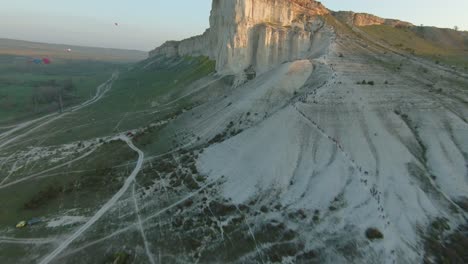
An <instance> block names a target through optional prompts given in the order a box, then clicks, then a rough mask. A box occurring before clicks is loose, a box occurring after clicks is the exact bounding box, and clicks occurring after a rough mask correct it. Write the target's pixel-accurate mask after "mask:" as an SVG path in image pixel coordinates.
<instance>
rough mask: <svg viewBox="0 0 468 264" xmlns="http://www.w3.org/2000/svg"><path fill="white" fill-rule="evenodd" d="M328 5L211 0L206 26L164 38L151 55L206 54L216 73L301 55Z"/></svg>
mask: <svg viewBox="0 0 468 264" xmlns="http://www.w3.org/2000/svg"><path fill="white" fill-rule="evenodd" d="M328 13H329V11H328V10H327V9H326V8H325V7H323V6H322V5H321V4H320V3H319V2H316V1H313V0H291V1H290V0H213V4H212V11H211V16H210V28H209V29H208V30H207V31H206V32H205V33H204V34H203V35H200V36H196V37H192V38H189V39H186V40H183V41H180V42H175V41H171V42H166V43H165V44H164V45H162V46H161V47H159V48H157V49H155V50H153V51H152V52H150V56H157V55H163V56H169V57H172V56H186V55H189V56H200V55H202V56H208V57H210V58H211V59H213V60H215V61H216V70H217V71H218V72H219V73H225V74H236V73H240V72H243V71H244V70H245V69H247V68H250V67H253V68H254V69H255V70H256V71H257V72H263V71H265V70H268V69H269V68H271V67H273V66H275V65H278V64H281V63H283V62H286V61H291V60H295V59H300V58H305V57H306V56H307V53H308V51H309V50H310V48H311V43H312V39H313V37H314V34H315V32H316V31H317V30H319V29H320V28H321V27H322V26H323V21H322V20H321V19H320V18H319V17H318V16H320V15H325V14H328Z"/></svg>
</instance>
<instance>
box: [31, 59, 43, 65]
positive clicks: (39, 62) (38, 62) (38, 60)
mask: <svg viewBox="0 0 468 264" xmlns="http://www.w3.org/2000/svg"><path fill="white" fill-rule="evenodd" d="M33 62H34V63H35V64H41V63H42V60H41V59H34V60H33Z"/></svg>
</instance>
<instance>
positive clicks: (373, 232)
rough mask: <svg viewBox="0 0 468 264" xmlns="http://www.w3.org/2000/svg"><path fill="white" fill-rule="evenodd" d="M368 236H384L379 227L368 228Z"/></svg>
mask: <svg viewBox="0 0 468 264" xmlns="http://www.w3.org/2000/svg"><path fill="white" fill-rule="evenodd" d="M366 237H367V239H369V240H376V239H383V238H384V236H383V234H382V232H380V230H378V229H377V228H368V229H367V230H366Z"/></svg>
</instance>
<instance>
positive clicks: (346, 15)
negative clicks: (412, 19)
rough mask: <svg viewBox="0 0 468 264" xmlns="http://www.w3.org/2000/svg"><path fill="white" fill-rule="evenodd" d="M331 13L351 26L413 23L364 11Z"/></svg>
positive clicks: (394, 25)
mask: <svg viewBox="0 0 468 264" xmlns="http://www.w3.org/2000/svg"><path fill="white" fill-rule="evenodd" d="M333 15H334V16H335V17H336V18H337V19H339V20H341V21H343V22H345V23H346V24H348V25H351V26H357V27H363V26H372V25H389V26H393V27H411V26H413V24H411V23H409V22H405V21H400V20H396V19H385V18H381V17H378V16H374V15H371V14H366V13H354V12H349V11H339V12H334V13H333Z"/></svg>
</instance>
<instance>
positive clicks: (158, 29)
mask: <svg viewBox="0 0 468 264" xmlns="http://www.w3.org/2000/svg"><path fill="white" fill-rule="evenodd" d="M223 1H229V0H223ZM322 2H323V3H324V4H325V5H326V6H327V7H328V8H330V9H332V10H353V11H359V12H368V13H373V14H376V15H379V16H383V17H388V18H398V19H402V20H406V21H410V22H412V23H414V24H417V25H419V24H424V25H433V26H439V27H450V28H453V26H455V25H458V26H459V27H460V28H462V29H465V30H467V29H468V16H467V11H468V0H445V1H441V0H392V1H376V0H346V1H345V0H322ZM210 8H211V0H179V1H175V0H136V1H131V0H73V1H72V0H0V37H4V38H16V39H24V40H32V41H40V42H51V43H63V44H73V45H87V46H100V47H113V48H128V49H140V50H150V49H153V48H154V47H156V46H158V45H160V44H161V43H162V42H164V41H165V40H168V39H181V38H185V37H189V36H192V35H195V34H200V33H202V32H203V31H204V30H205V29H206V28H207V27H208V16H209V12H210ZM116 22H117V23H119V26H114V23H116Z"/></svg>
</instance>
